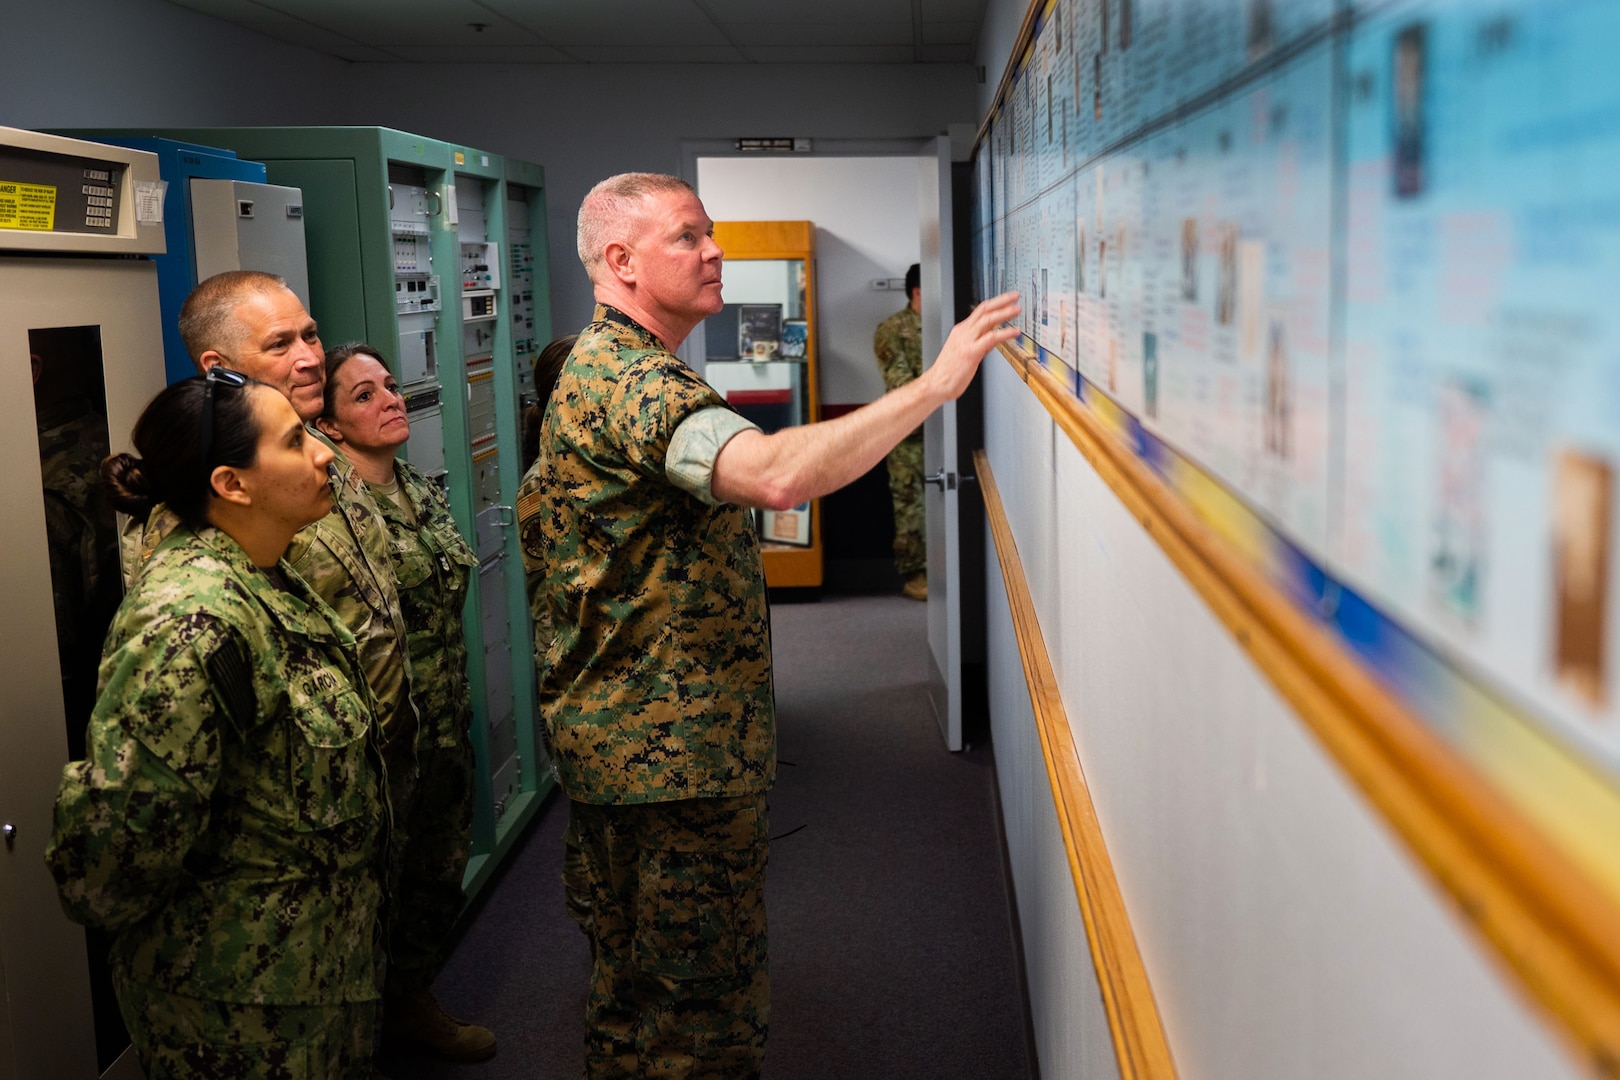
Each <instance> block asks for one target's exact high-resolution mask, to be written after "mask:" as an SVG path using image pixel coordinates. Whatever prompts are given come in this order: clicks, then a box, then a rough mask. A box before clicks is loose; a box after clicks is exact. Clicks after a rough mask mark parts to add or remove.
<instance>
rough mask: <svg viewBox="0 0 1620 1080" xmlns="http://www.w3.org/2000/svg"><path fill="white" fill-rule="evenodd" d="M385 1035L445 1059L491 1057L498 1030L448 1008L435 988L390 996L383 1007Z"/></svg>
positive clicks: (474, 1059) (478, 1059)
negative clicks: (441, 1003)
mask: <svg viewBox="0 0 1620 1080" xmlns="http://www.w3.org/2000/svg"><path fill="white" fill-rule="evenodd" d="M383 1035H384V1037H385V1038H387V1039H388V1040H389V1041H390V1042H392V1043H394V1044H396V1045H399V1046H408V1047H412V1048H414V1049H417V1050H426V1051H427V1052H428V1053H431V1054H433V1055H435V1056H437V1057H439V1058H442V1059H443V1060H445V1061H459V1062H472V1061H487V1060H489V1059H490V1058H492V1057H494V1056H495V1033H494V1032H492V1031H490V1030H489V1028H486V1027H479V1026H478V1025H477V1024H469V1023H467V1021H465V1020H457V1019H456V1018H455V1017H453V1016H451V1015H450V1014H449V1013H447V1012H445V1011H444V1010H443V1009H442V1008H440V1007H439V1003H438V1001H437V1000H435V999H434V997H433V991H431V990H418V991H417V992H415V993H413V994H406V995H404V996H403V997H397V998H390V999H389V1000H388V1002H387V1004H386V1005H385V1006H384V1009H383Z"/></svg>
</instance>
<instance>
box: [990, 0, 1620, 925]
mask: <svg viewBox="0 0 1620 1080" xmlns="http://www.w3.org/2000/svg"><path fill="white" fill-rule="evenodd" d="M1615 41H1620V7H1617V6H1616V5H1613V4H1606V3H1601V2H1596V0H1569V2H1560V3H1554V4H1548V3H1538V2H1535V0H1506V2H1500V3H1493V4H1491V5H1480V4H1477V3H1467V2H1463V0H1454V2H1437V0H1431V2H1396V3H1382V4H1365V3H1363V4H1356V3H1349V2H1333V0H1289V2H1283V0H1054V2H1051V3H1045V4H1037V5H1036V7H1035V8H1034V10H1033V11H1032V14H1031V20H1030V25H1029V27H1028V32H1027V33H1026V35H1025V42H1024V44H1023V46H1021V47H1020V48H1019V49H1018V50H1016V51H1015V54H1014V58H1013V62H1012V64H1011V65H1010V67H1009V69H1008V71H1007V72H1006V75H1005V77H1004V78H1003V80H1002V84H1001V88H1000V91H999V93H998V95H997V98H996V101H995V104H994V106H993V108H992V110H991V112H990V114H989V115H988V116H987V117H986V119H985V121H984V124H983V126H982V128H981V130H980V135H979V142H978V147H977V151H976V156H975V166H974V176H975V185H974V187H975V191H974V207H973V213H974V220H973V230H972V231H973V258H974V275H975V291H976V293H977V295H978V296H980V297H984V296H988V295H992V294H994V293H997V292H1001V291H1004V290H1008V289H1016V290H1018V291H1019V292H1020V293H1021V294H1022V296H1023V314H1022V315H1021V323H1020V327H1019V329H1020V330H1021V336H1020V338H1019V340H1018V342H1017V343H1016V346H1015V347H1016V348H1017V349H1018V350H1020V351H1021V352H1022V354H1023V355H1024V356H1026V357H1027V358H1028V360H1029V363H1031V364H1033V365H1037V366H1038V367H1040V368H1041V369H1044V371H1045V372H1046V373H1048V374H1049V375H1051V376H1052V377H1054V378H1055V380H1056V382H1057V384H1059V385H1061V386H1062V388H1063V390H1064V392H1065V393H1067V394H1068V395H1070V396H1071V397H1072V399H1073V402H1074V403H1075V404H1076V405H1078V406H1079V407H1081V408H1083V409H1084V410H1085V411H1086V412H1087V413H1089V414H1090V416H1091V417H1092V418H1093V419H1094V420H1095V421H1096V422H1097V423H1098V424H1100V425H1101V426H1102V427H1103V428H1105V429H1106V430H1107V431H1108V432H1110V433H1111V435H1112V437H1113V438H1114V439H1115V440H1116V441H1118V442H1119V443H1120V444H1121V445H1123V446H1125V447H1126V448H1127V449H1128V451H1129V452H1130V453H1131V454H1132V455H1134V457H1135V458H1136V459H1137V460H1138V461H1140V462H1141V463H1143V464H1144V465H1146V466H1147V467H1148V468H1149V469H1150V470H1151V471H1152V473H1153V474H1155V475H1156V476H1157V478H1158V480H1159V481H1160V482H1162V484H1163V485H1165V486H1166V487H1167V488H1168V489H1170V490H1171V491H1172V492H1174V493H1175V494H1176V496H1178V497H1179V498H1180V499H1181V500H1182V502H1183V503H1184V504H1185V505H1186V506H1188V507H1189V508H1191V509H1192V510H1193V511H1194V512H1195V513H1196V514H1197V515H1198V517H1199V518H1200V519H1201V520H1202V521H1203V522H1204V523H1206V524H1207V525H1208V526H1209V527H1210V528H1212V529H1213V530H1214V531H1215V532H1216V533H1218V534H1219V535H1221V536H1222V537H1224V538H1225V540H1226V541H1228V542H1229V543H1230V544H1232V545H1234V546H1235V547H1236V548H1237V549H1238V550H1240V551H1241V552H1242V553H1243V555H1244V557H1245V558H1246V559H1247V560H1248V562H1249V563H1250V564H1251V565H1252V566H1254V567H1255V568H1257V569H1258V570H1259V571H1260V573H1261V574H1262V575H1263V576H1264V577H1265V578H1266V579H1267V580H1269V582H1270V583H1271V584H1272V585H1273V586H1274V587H1275V588H1276V589H1277V590H1278V591H1279V592H1280V593H1281V594H1283V595H1284V596H1286V597H1287V598H1288V599H1289V601H1290V602H1291V603H1292V604H1293V605H1295V606H1296V607H1297V608H1298V609H1299V610H1301V611H1304V612H1306V613H1308V614H1309V615H1310V616H1311V618H1312V619H1313V620H1314V621H1315V622H1317V623H1318V624H1320V625H1321V626H1322V627H1323V628H1325V629H1326V630H1327V631H1329V632H1330V633H1331V634H1332V635H1333V636H1334V638H1335V640H1336V641H1337V642H1338V643H1339V645H1340V646H1341V647H1342V649H1343V650H1344V652H1345V653H1346V654H1347V655H1348V656H1350V657H1353V658H1354V660H1355V662H1356V663H1358V664H1359V665H1361V666H1363V667H1364V668H1365V669H1367V670H1369V671H1371V672H1372V673H1374V674H1375V675H1376V677H1377V678H1378V679H1379V680H1380V681H1381V683H1382V684H1383V685H1385V686H1387V687H1389V688H1390V689H1391V690H1393V691H1394V692H1395V693H1396V694H1398V695H1399V697H1400V698H1401V699H1402V700H1403V701H1404V702H1405V703H1406V704H1407V705H1408V706H1409V707H1410V709H1411V713H1412V715H1413V716H1414V717H1416V718H1417V720H1418V721H1419V722H1420V723H1422V724H1424V725H1426V726H1427V728H1428V729H1429V730H1430V731H1431V732H1433V733H1434V734H1436V735H1438V736H1439V737H1440V739H1442V740H1443V741H1444V743H1445V744H1446V745H1447V746H1449V747H1450V748H1451V750H1452V751H1453V752H1455V754H1456V755H1457V756H1458V757H1459V758H1460V759H1461V760H1462V761H1464V762H1466V763H1467V765H1468V766H1469V767H1470V768H1472V769H1473V770H1475V771H1477V773H1478V774H1479V775H1480V776H1482V777H1484V778H1485V779H1486V780H1487V781H1488V783H1489V784H1490V785H1491V786H1492V787H1493V788H1494V789H1495V791H1496V792H1497V793H1499V794H1500V796H1501V798H1502V799H1503V800H1505V801H1506V802H1507V803H1508V804H1510V805H1511V806H1513V807H1514V808H1515V810H1516V811H1517V812H1518V813H1520V814H1522V815H1523V817H1524V819H1525V820H1527V821H1528V822H1530V823H1531V824H1532V825H1533V826H1534V828H1535V829H1536V830H1538V832H1539V834H1540V835H1541V836H1543V837H1544V838H1545V840H1546V842H1547V843H1549V844H1551V845H1553V846H1554V847H1556V848H1557V849H1558V850H1559V851H1560V852H1561V853H1562V855H1563V856H1564V857H1567V858H1568V859H1569V860H1570V862H1571V863H1572V864H1574V865H1576V866H1578V867H1579V868H1580V872H1581V873H1582V874H1583V875H1585V876H1586V877H1587V878H1589V879H1590V880H1591V881H1593V882H1595V883H1597V885H1598V887H1599V890H1600V891H1602V892H1604V893H1606V894H1608V896H1609V897H1610V898H1611V899H1620V634H1617V633H1616V628H1615V618H1616V607H1617V604H1620V594H1617V589H1620V586H1617V583H1616V577H1617V575H1616V573H1615V570H1614V567H1615V548H1616V546H1617V543H1620V539H1617V536H1616V524H1617V517H1616V514H1617V505H1616V504H1617V499H1620V492H1617V490H1616V475H1615V472H1616V462H1617V460H1620V302H1617V301H1616V300H1615V299H1614V298H1613V297H1612V296H1611V295H1610V294H1611V293H1613V292H1615V291H1616V290H1617V289H1620V182H1617V179H1616V178H1617V177H1620V65H1617V64H1616V63H1615V62H1614V60H1613V58H1612V55H1611V54H1612V51H1613V50H1612V44H1613V43H1614V42H1615Z"/></svg>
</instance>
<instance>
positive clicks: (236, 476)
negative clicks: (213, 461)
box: [208, 465, 253, 506]
mask: <svg viewBox="0 0 1620 1080" xmlns="http://www.w3.org/2000/svg"><path fill="white" fill-rule="evenodd" d="M208 483H209V486H210V487H212V488H213V489H214V494H215V495H217V496H218V497H219V498H221V499H224V500H225V501H226V502H230V503H235V504H236V505H238V506H252V505H253V496H252V494H251V493H250V492H249V491H248V490H247V488H246V486H244V485H243V483H242V474H241V473H240V472H238V471H237V470H236V468H235V467H234V466H231V465H217V466H215V467H214V471H213V473H212V474H211V475H210V476H209V477H208Z"/></svg>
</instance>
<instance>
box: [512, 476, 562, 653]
mask: <svg viewBox="0 0 1620 1080" xmlns="http://www.w3.org/2000/svg"><path fill="white" fill-rule="evenodd" d="M540 488H541V484H540V462H539V461H536V462H535V463H534V464H533V465H530V466H529V471H528V472H526V473H524V474H523V483H522V484H521V485H520V486H519V487H518V505H517V521H518V539H519V541H520V542H521V546H522V548H523V584H524V591H525V592H526V593H527V594H528V597H529V617H530V618H531V619H532V620H533V622H534V662H535V666H536V669H537V670H538V669H539V668H542V667H544V665H545V659H546V653H547V651H548V650H549V649H550V648H551V639H552V636H553V631H552V622H551V610H550V608H548V607H547V606H546V599H545V592H544V590H545V584H546V573H547V568H546V546H545V528H544V514H545V512H546V508H545V500H544V499H542V498H541V497H540Z"/></svg>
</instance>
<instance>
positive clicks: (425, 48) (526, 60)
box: [388, 45, 574, 64]
mask: <svg viewBox="0 0 1620 1080" xmlns="http://www.w3.org/2000/svg"><path fill="white" fill-rule="evenodd" d="M388 51H389V52H390V53H393V54H394V55H395V56H397V57H398V58H399V59H401V60H406V61H409V62H411V63H417V64H567V63H571V62H572V61H573V59H574V58H573V57H572V56H570V55H569V54H568V53H565V52H563V51H562V50H561V49H553V48H552V47H551V46H549V45H490V46H474V45H396V46H395V47H393V48H391V49H389V50H388Z"/></svg>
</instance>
